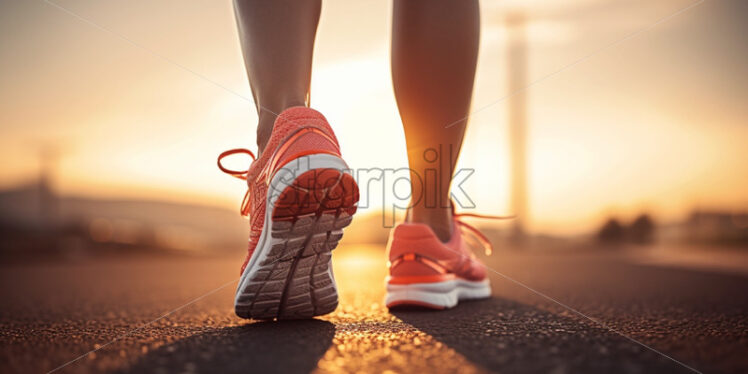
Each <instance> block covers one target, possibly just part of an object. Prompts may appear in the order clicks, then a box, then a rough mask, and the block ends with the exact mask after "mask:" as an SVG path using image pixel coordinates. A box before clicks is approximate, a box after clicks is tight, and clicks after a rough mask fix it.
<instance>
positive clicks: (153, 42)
mask: <svg viewBox="0 0 748 374" xmlns="http://www.w3.org/2000/svg"><path fill="white" fill-rule="evenodd" d="M0 1H1V2H0V4H2V5H1V10H0V126H1V128H2V136H1V137H0V156H1V157H2V159H3V162H2V163H0V188H7V187H11V186H15V185H18V184H21V183H24V182H28V181H30V180H32V179H33V178H35V177H36V175H37V174H38V169H39V156H38V154H39V149H40V148H41V147H42V145H43V144H47V145H53V146H54V147H56V148H57V149H58V150H59V154H60V158H59V167H58V169H57V170H58V173H57V176H56V178H55V183H56V187H57V188H58V189H59V190H60V191H61V192H62V193H65V194H74V195H87V196H97V197H117V198H120V197H124V198H139V199H140V198H145V199H159V200H173V201H180V202H188V203H200V204H213V205H221V206H225V207H229V208H231V209H236V208H237V206H238V204H239V201H240V200H241V196H242V195H243V193H244V186H243V185H242V183H241V182H239V181H237V180H235V179H232V178H229V177H227V176H225V175H223V174H222V173H221V172H220V171H219V170H218V169H217V168H216V166H215V159H216V156H217V155H218V153H220V152H221V151H223V150H226V149H229V148H236V147H247V148H250V149H253V150H254V149H255V146H254V142H255V137H254V125H255V123H256V118H257V116H256V113H255V111H254V105H253V103H252V101H251V93H250V90H249V86H248V83H247V78H246V75H245V71H244V65H243V62H242V58H241V53H240V50H239V44H238V38H237V35H236V25H235V21H234V17H233V12H232V7H231V2H230V1H228V0H225V1H205V0H202V1H197V0H189V1H185V0H181V1H147V2H145V1H144V2H132V1H73V0H54V2H55V3H56V4H59V6H61V7H63V8H65V9H67V11H66V10H65V9H61V8H57V7H55V6H53V5H50V4H49V3H46V2H44V1H37V0H28V1H16V0H0ZM692 4H694V0H672V1H671V0H668V1H656V2H650V1H638V0H637V1H605V0H599V1H597V0H575V1H539V0H536V1H495V2H490V1H483V2H481V6H482V16H483V24H482V35H481V52H480V57H479V65H478V75H477V82H476V89H475V93H474V100H473V110H474V111H477V112H476V113H475V114H474V115H472V117H471V119H470V124H469V129H468V135H467V137H466V141H465V146H464V151H463V155H462V157H461V160H460V166H461V167H465V168H474V169H475V174H474V175H473V176H472V178H470V179H469V180H468V182H466V183H465V184H464V187H465V188H466V190H467V191H468V193H469V194H470V196H471V197H473V200H474V201H475V202H476V204H477V209H476V211H477V212H481V213H487V214H505V213H511V212H509V204H508V200H509V191H508V189H509V172H508V167H509V160H508V154H509V153H508V149H507V148H508V145H507V138H508V132H507V121H506V109H507V105H509V103H510V101H511V100H512V99H513V98H510V99H508V100H501V99H502V97H505V96H506V95H507V93H508V92H507V87H506V85H505V82H506V74H507V72H506V48H505V46H506V43H507V32H506V28H505V26H504V24H505V22H504V20H505V17H506V16H507V15H508V14H510V13H513V12H523V14H525V16H526V17H527V19H528V25H527V28H528V42H529V46H528V48H529V77H528V80H529V82H531V83H532V82H534V81H536V80H541V79H542V81H540V82H538V83H537V84H535V85H533V86H532V87H530V88H529V89H528V91H527V93H528V110H529V112H528V118H529V133H528V137H529V138H528V152H529V153H528V158H529V165H528V167H529V169H528V170H529V186H530V188H529V192H528V194H529V205H530V216H529V217H528V218H529V222H528V223H529V228H530V229H531V230H534V231H537V232H540V231H542V232H549V233H580V232H585V231H588V230H590V229H592V228H594V227H596V226H597V225H598V224H599V222H600V220H601V219H602V218H603V217H606V216H608V215H610V214H618V215H620V216H621V217H623V218H624V219H628V218H630V217H631V216H632V215H634V214H636V213H638V212H640V211H642V210H647V211H651V212H653V213H654V214H655V216H656V218H659V219H661V220H663V221H669V220H677V219H680V218H682V217H684V216H685V215H686V214H687V213H688V212H689V211H690V210H691V209H692V208H694V207H703V208H719V209H726V210H738V209H743V210H745V209H748V166H746V165H748V105H747V103H748V63H747V60H748V23H746V22H745V20H746V19H748V2H745V1H740V0H735V1H722V0H714V1H705V2H703V3H701V4H699V5H696V6H694V7H693V8H691V9H689V10H687V11H684V12H682V13H678V12H679V11H680V10H683V9H684V8H687V7H689V6H690V5H692ZM391 7H392V4H391V2H385V1H344V0H328V1H325V2H324V4H323V10H322V18H321V23H320V27H319V31H318V37H317V44H316V49H315V61H314V74H313V81H312V95H311V98H312V107H314V108H316V109H319V110H320V111H322V112H323V113H324V114H325V115H326V116H327V117H328V119H329V120H330V122H331V124H332V126H333V128H334V129H335V131H336V133H337V135H338V138H339V139H340V142H341V145H342V151H343V156H344V157H345V158H346V160H347V161H348V163H349V164H350V165H351V167H353V168H367V167H378V168H388V167H391V168H400V167H405V166H406V165H407V161H406V152H405V142H404V139H403V134H402V127H401V124H400V122H399V116H398V113H397V108H396V106H395V101H394V97H393V94H392V85H391V80H390V75H389V37H390V20H391V15H390V12H391ZM76 15H77V16H76ZM671 15H672V16H673V17H672V18H669V19H667V21H666V22H662V23H660V24H658V25H656V26H654V27H652V25H654V24H655V23H657V22H658V21H659V20H662V19H663V18H666V17H669V16H671ZM78 17H80V18H78ZM640 31H641V32H640ZM637 32H640V33H638V34H633V33H637ZM632 34H633V36H632V37H630V38H627V39H625V40H622V39H624V38H626V37H627V36H629V35H632ZM621 40H622V41H621ZM618 41H620V42H619V43H616V42H618ZM585 57H588V58H585ZM560 69H561V71H559V70H560ZM554 72H558V73H557V74H553V73H554ZM551 74H552V75H551ZM549 75H550V76H549ZM379 195H380V196H381V192H379ZM371 205H372V207H371V208H370V209H371V210H376V209H378V208H377V207H378V205H381V197H377V198H375V199H373V200H372V204H371Z"/></svg>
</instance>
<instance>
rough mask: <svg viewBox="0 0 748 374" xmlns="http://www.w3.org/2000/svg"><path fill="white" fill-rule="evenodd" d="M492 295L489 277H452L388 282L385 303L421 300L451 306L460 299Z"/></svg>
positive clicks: (436, 304) (446, 306) (421, 301)
mask: <svg viewBox="0 0 748 374" xmlns="http://www.w3.org/2000/svg"><path fill="white" fill-rule="evenodd" d="M490 296H491V283H490V282H489V280H488V279H484V280H482V281H469V280H465V279H450V280H446V281H442V282H433V283H412V284H390V283H387V296H386V297H385V304H386V305H391V304H393V303H398V302H401V303H407V302H408V301H410V302H413V301H415V302H420V303H424V304H429V305H434V306H439V307H444V308H451V307H453V306H455V305H457V302H458V301H459V300H469V299H484V298H487V297H490Z"/></svg>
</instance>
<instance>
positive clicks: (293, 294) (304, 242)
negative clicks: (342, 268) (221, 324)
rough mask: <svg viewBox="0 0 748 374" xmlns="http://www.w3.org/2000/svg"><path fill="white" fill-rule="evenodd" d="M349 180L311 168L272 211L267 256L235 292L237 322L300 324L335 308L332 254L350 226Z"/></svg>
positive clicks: (354, 192)
mask: <svg viewBox="0 0 748 374" xmlns="http://www.w3.org/2000/svg"><path fill="white" fill-rule="evenodd" d="M358 197H359V196H358V187H357V186H356V183H355V181H354V180H353V177H351V176H350V175H349V174H346V173H343V172H341V171H340V170H337V169H313V170H309V171H307V172H305V173H303V174H301V175H300V176H299V177H297V178H296V179H295V180H294V181H293V182H292V183H291V184H290V185H288V186H287V187H286V188H285V189H284V190H283V191H282V192H281V193H280V195H279V197H278V199H277V201H276V203H275V206H274V207H272V209H273V211H272V225H271V227H270V230H271V231H270V237H271V238H270V239H271V240H270V243H269V245H270V249H269V251H268V254H267V257H266V258H265V259H264V260H263V261H262V263H259V264H258V265H257V266H259V268H258V269H257V270H256V271H255V272H254V274H253V275H252V277H251V278H250V279H249V281H248V282H247V284H246V285H245V286H244V289H242V290H241V292H240V293H238V295H237V298H236V303H235V312H236V314H237V315H238V316H240V317H242V318H253V319H301V318H311V317H314V316H318V315H323V314H327V313H330V312H332V311H334V310H335V308H336V307H337V305H338V295H337V289H336V287H335V280H334V279H333V276H332V269H331V255H332V253H331V251H332V250H333V249H335V247H337V245H338V242H339V241H340V239H341V238H342V237H343V231H342V229H343V228H344V227H346V226H348V225H349V224H350V223H351V220H352V218H353V214H354V213H355V212H356V204H357V202H358Z"/></svg>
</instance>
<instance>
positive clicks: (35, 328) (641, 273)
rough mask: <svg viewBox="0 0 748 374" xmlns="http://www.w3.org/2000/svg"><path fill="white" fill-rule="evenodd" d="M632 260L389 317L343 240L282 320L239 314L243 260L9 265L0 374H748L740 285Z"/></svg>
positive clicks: (504, 264)
mask: <svg viewBox="0 0 748 374" xmlns="http://www.w3.org/2000/svg"><path fill="white" fill-rule="evenodd" d="M640 257H641V256H640V255H639V254H636V253H635V254H633V255H632V254H631V253H629V252H611V251H595V252H573V253H548V252H546V253H534V252H533V253H527V252H512V251H504V252H499V253H495V254H494V255H493V256H492V257H491V258H490V260H489V263H490V265H491V266H492V267H493V268H494V269H495V270H497V271H498V272H499V273H501V274H502V275H499V274H492V276H491V278H492V285H493V288H494V296H493V297H492V298H491V299H489V300H485V301H476V302H468V303H463V304H461V305H460V306H458V307H457V308H455V309H452V310H449V311H443V312H430V311H422V310H400V311H395V312H394V313H389V312H388V311H387V310H386V308H384V306H383V304H382V297H383V292H384V289H383V277H384V275H385V268H384V262H385V260H384V253H383V252H382V250H381V249H378V248H369V247H362V246H360V247H353V246H347V247H346V246H342V247H341V248H338V249H337V250H336V251H335V253H334V260H335V264H334V268H335V272H336V275H337V278H338V283H339V288H340V291H341V303H340V306H339V307H338V309H337V311H336V312H335V313H333V314H331V315H328V316H325V317H322V318H318V319H315V320H309V321H289V322H280V323H278V322H253V321H242V320H240V319H238V318H236V317H235V316H234V315H233V311H232V305H231V301H232V296H233V292H234V287H235V286H236V279H237V278H238V267H239V262H240V260H239V258H238V257H236V258H194V257H158V258H125V259H99V260H90V261H83V262H77V263H67V264H33V265H32V264H27V265H13V266H10V265H2V266H1V267H0V277H1V278H2V284H3V287H2V291H1V293H2V299H1V300H2V308H0V324H1V327H2V328H1V332H0V372H4V373H7V372H25V373H32V372H47V371H50V370H53V369H55V368H58V367H60V366H62V365H66V364H67V363H69V364H67V365H66V366H63V367H61V368H60V369H59V371H58V372H60V373H65V372H136V373H143V372H155V373H161V372H164V373H170V372H188V373H189V372H226V373H229V372H263V373H264V372H282V373H293V372H310V371H319V372H336V371H343V372H384V371H386V370H391V371H392V372H407V371H413V372H467V373H472V372H505V373H517V372H518V373H534V372H542V373H546V372H551V373H567V372H568V373H579V372H594V373H600V372H627V373H645V372H646V373H649V372H677V373H688V372H692V371H691V369H689V367H690V368H693V369H694V370H697V371H701V372H734V373H738V372H748V296H747V295H748V292H747V291H748V276H747V275H745V273H740V272H725V271H718V270H708V269H707V270H704V269H694V268H691V267H687V266H681V265H677V266H670V265H667V266H666V265H662V264H661V262H657V263H656V264H652V263H647V264H643V263H642V262H640V261H632V258H640ZM506 277H510V278H512V279H514V280H515V281H517V282H519V283H522V284H524V285H525V286H528V287H530V288H532V289H533V290H534V291H531V290H529V289H528V288H526V287H525V286H522V285H519V284H517V283H514V282H512V281H510V280H508V279H507V278H506ZM222 285H223V286H224V287H223V288H220V289H218V290H217V291H215V292H212V293H211V291H214V290H216V288H218V287H220V286H222ZM538 292H539V293H542V294H544V295H546V296H549V297H551V298H553V299H555V300H557V301H559V302H561V303H563V304H565V305H567V306H569V307H571V308H574V309H576V310H577V311H578V312H580V313H582V314H584V315H586V316H587V317H589V318H585V317H582V316H580V315H579V314H577V313H575V312H572V311H571V310H569V309H567V308H566V307H562V306H560V305H558V304H555V303H554V302H552V301H550V300H548V299H546V298H544V297H543V296H539V295H538ZM196 298H198V299H197V300H196ZM191 301H194V302H192V303H190V304H188V305H185V304H186V303H189V302H191ZM180 307H181V308H180ZM175 309H176V310H175ZM170 311H173V312H172V313H171V314H168V315H166V316H165V317H163V318H160V319H157V318H158V317H160V316H163V315H164V314H165V313H167V312H170ZM154 320H155V321H154ZM593 320H594V321H593ZM624 335H625V336H624ZM629 338H630V339H629ZM632 339H633V340H632ZM639 343H641V344H639ZM642 344H644V345H646V346H648V347H651V349H650V348H647V347H645V346H644V345H642ZM91 350H96V351H95V352H92V353H89V354H87V355H84V354H85V353H86V352H88V351H91ZM655 350H656V351H658V352H659V353H658V352H655ZM81 355H84V356H81ZM666 355H667V356H666ZM78 357H81V358H80V359H78V360H77V361H73V362H71V361H72V360H74V359H76V358H78Z"/></svg>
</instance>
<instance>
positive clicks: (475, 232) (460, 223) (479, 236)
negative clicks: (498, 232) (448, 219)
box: [452, 205, 516, 256]
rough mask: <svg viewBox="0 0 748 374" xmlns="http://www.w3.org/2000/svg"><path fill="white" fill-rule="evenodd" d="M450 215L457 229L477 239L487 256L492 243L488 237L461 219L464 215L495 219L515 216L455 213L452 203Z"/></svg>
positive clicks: (491, 249) (491, 250) (490, 252)
mask: <svg viewBox="0 0 748 374" xmlns="http://www.w3.org/2000/svg"><path fill="white" fill-rule="evenodd" d="M452 217H454V219H455V222H457V225H458V228H459V229H464V230H462V232H466V231H467V232H468V233H469V234H472V236H473V238H474V239H475V240H477V241H478V243H480V244H481V246H482V247H483V251H484V252H485V253H486V255H487V256H490V255H491V254H492V253H493V244H491V241H490V240H488V237H486V235H484V234H483V233H482V232H480V230H478V228H477V227H475V226H473V225H471V224H469V223H467V222H465V221H463V220H462V218H464V217H470V218H481V219H496V220H499V219H500V220H505V219H513V218H516V216H513V215H511V216H492V215H485V214H475V213H455V211H454V205H452Z"/></svg>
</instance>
